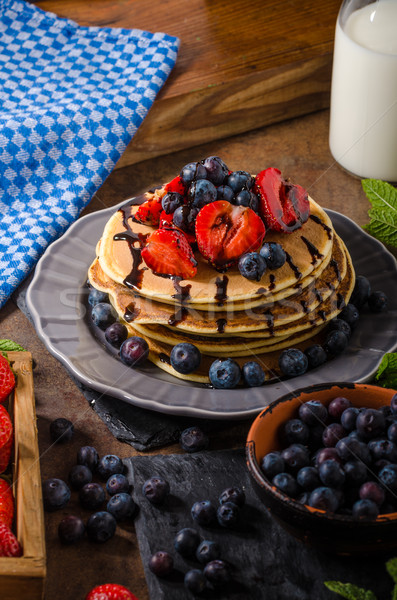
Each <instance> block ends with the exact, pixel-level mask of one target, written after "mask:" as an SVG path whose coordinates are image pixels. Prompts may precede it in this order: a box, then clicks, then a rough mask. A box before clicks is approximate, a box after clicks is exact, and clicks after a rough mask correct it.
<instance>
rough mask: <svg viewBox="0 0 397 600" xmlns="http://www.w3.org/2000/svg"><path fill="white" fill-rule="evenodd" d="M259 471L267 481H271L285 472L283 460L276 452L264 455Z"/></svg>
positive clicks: (279, 453)
mask: <svg viewBox="0 0 397 600" xmlns="http://www.w3.org/2000/svg"><path fill="white" fill-rule="evenodd" d="M261 469H262V471H263V473H264V474H265V475H266V477H267V478H268V479H270V480H271V479H273V477H274V476H275V475H277V474H278V473H283V472H284V471H285V463H284V459H283V457H282V456H281V452H278V451H277V450H276V451H274V452H269V453H268V454H266V455H265V456H264V457H263V459H262V462H261Z"/></svg>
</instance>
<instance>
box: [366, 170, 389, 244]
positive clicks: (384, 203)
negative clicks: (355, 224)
mask: <svg viewBox="0 0 397 600" xmlns="http://www.w3.org/2000/svg"><path fill="white" fill-rule="evenodd" d="M361 184H362V186H363V189H364V192H365V194H366V196H367V198H368V200H369V201H370V203H371V206H372V208H371V209H370V210H369V211H368V216H369V217H370V219H371V220H370V222H369V224H368V225H364V229H365V230H366V231H368V233H370V234H371V235H373V236H374V237H376V238H377V239H378V240H380V241H381V242H384V243H385V244H390V245H391V246H395V247H396V248H397V190H396V189H395V188H394V187H393V186H392V185H390V183H386V182H385V181H381V180H380V179H363V180H362V182H361Z"/></svg>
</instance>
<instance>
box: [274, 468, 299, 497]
mask: <svg viewBox="0 0 397 600" xmlns="http://www.w3.org/2000/svg"><path fill="white" fill-rule="evenodd" d="M272 483H273V485H275V486H276V488H278V489H279V490H280V492H283V493H284V494H287V496H290V497H291V498H296V496H297V495H298V484H297V483H296V480H295V478H294V477H293V476H292V475H290V473H278V474H277V475H275V476H274V477H273V480H272Z"/></svg>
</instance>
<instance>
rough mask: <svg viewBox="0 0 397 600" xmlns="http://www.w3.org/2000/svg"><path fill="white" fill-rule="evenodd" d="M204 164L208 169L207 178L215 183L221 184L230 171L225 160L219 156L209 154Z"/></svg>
mask: <svg viewBox="0 0 397 600" xmlns="http://www.w3.org/2000/svg"><path fill="white" fill-rule="evenodd" d="M203 164H204V167H205V170H206V171H207V179H209V181H211V182H212V183H213V184H214V185H221V184H222V183H223V182H224V180H225V177H226V176H227V174H228V172H229V169H228V168H227V166H226V165H225V163H224V162H223V160H222V159H221V158H219V156H209V157H208V158H206V159H205V160H204V163H203Z"/></svg>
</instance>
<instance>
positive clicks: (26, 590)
mask: <svg viewBox="0 0 397 600" xmlns="http://www.w3.org/2000/svg"><path fill="white" fill-rule="evenodd" d="M7 358H8V359H9V361H10V363H11V365H12V367H13V369H14V371H15V373H16V376H17V385H16V388H15V392H14V397H13V399H11V400H10V402H9V407H8V408H9V411H10V414H11V416H12V418H13V422H14V431H15V446H14V447H15V451H14V465H13V481H14V484H13V485H14V495H15V499H16V519H15V525H16V535H17V538H18V540H19V541H20V543H21V544H22V547H23V555H22V556H21V557H19V558H0V598H1V600H20V599H21V598H29V600H41V599H42V598H43V595H44V581H45V575H46V555H45V537H44V514H43V502H42V493H41V477H40V462H39V448H38V440H37V427H36V409H35V401H34V393H33V374H32V356H31V354H30V352H7Z"/></svg>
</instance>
